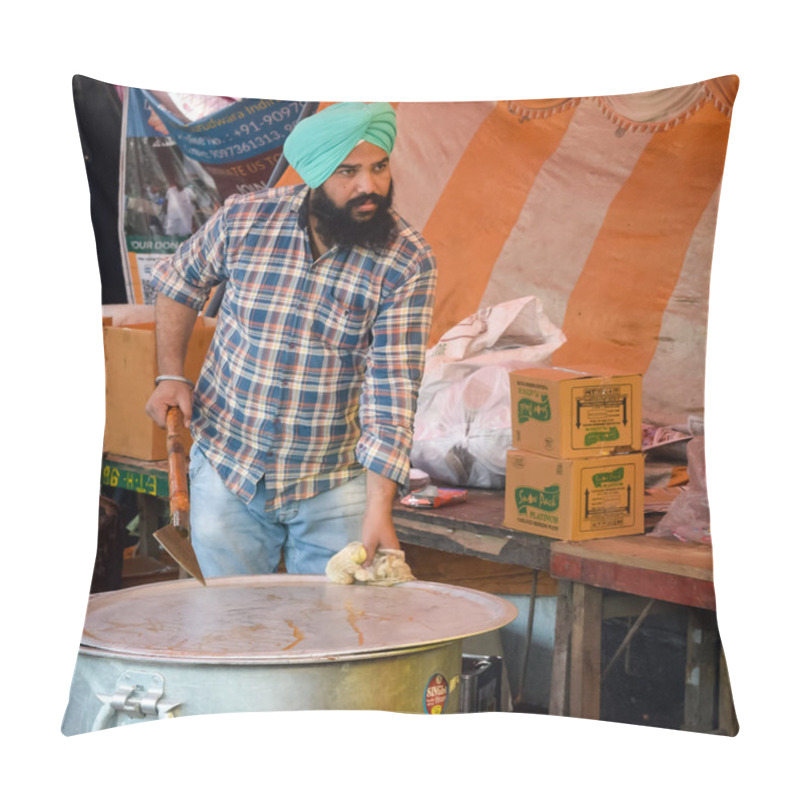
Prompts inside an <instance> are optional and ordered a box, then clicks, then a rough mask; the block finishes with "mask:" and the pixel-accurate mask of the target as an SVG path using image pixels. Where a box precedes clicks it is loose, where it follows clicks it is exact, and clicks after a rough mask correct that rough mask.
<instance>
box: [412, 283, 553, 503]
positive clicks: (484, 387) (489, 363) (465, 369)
mask: <svg viewBox="0 0 800 800" xmlns="http://www.w3.org/2000/svg"><path fill="white" fill-rule="evenodd" d="M565 341H566V337H565V336H564V334H563V333H562V332H561V330H560V329H559V328H557V327H556V326H555V325H553V323H552V322H550V320H549V319H548V318H547V316H546V315H545V313H544V311H543V309H542V304H541V301H540V300H539V299H538V298H537V297H535V296H532V295H531V296H528V297H520V298H516V299H514V300H511V301H509V302H507V303H502V304H499V305H496V306H491V307H489V308H484V309H481V310H480V311H478V312H476V313H475V314H473V315H471V316H470V317H468V318H467V319H465V320H463V321H462V322H460V323H459V324H458V325H456V326H455V327H454V328H451V329H450V330H449V331H448V332H447V333H446V334H444V336H442V338H441V339H440V340H439V342H438V343H437V344H436V345H435V346H434V347H432V348H431V349H430V350H429V351H428V354H427V358H426V362H425V373H424V375H423V378H422V385H421V386H420V394H419V401H418V404H417V416H416V420H415V426H414V444H413V447H412V450H411V463H412V464H413V465H414V466H415V467H416V468H418V469H422V470H424V471H425V472H427V473H428V474H429V475H430V476H431V479H432V480H433V481H440V482H444V483H449V484H453V485H456V486H474V487H479V488H488V489H496V488H502V487H503V486H504V485H505V472H506V466H505V461H506V452H507V450H508V449H509V448H510V447H511V398H510V386H509V379H508V373H509V372H510V371H512V370H515V369H522V368H524V367H532V366H541V365H544V364H546V363H547V362H548V361H549V359H550V357H551V356H552V354H553V353H554V352H555V351H556V350H557V349H558V348H559V347H560V346H561V345H562V344H563V343H564V342H565Z"/></svg>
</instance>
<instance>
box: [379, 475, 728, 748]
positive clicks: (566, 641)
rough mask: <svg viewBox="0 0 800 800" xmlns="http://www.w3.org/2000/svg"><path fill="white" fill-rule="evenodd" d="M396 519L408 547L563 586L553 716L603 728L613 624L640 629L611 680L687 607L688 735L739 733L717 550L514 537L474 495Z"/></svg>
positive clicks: (490, 495) (489, 495)
mask: <svg viewBox="0 0 800 800" xmlns="http://www.w3.org/2000/svg"><path fill="white" fill-rule="evenodd" d="M394 519H395V526H396V528H397V532H398V537H399V538H400V540H401V541H402V542H407V543H410V544H417V545H421V546H423V547H428V548H432V549H436V550H442V551H445V552H451V553H463V554H467V555H473V556H478V557H480V558H485V559H489V560H493V561H502V562H504V563H511V564H517V565H524V566H527V567H531V568H533V569H534V586H533V589H532V592H533V593H535V580H536V578H535V576H536V574H537V572H538V571H539V570H541V571H545V572H548V573H549V574H550V575H551V576H552V577H555V578H558V579H559V594H558V600H557V609H556V631H555V645H554V651H553V669H552V682H551V693H550V713H551V714H556V715H570V716H580V717H585V718H592V719H599V718H600V686H601V680H602V673H601V669H600V666H601V631H602V622H603V619H604V618H605V619H608V618H610V617H614V616H629V617H631V618H632V619H634V622H633V624H632V625H631V628H630V630H629V633H628V635H627V636H626V639H625V640H624V641H623V643H622V645H620V648H619V649H618V651H617V653H616V654H614V655H613V656H612V657H611V659H610V662H609V664H608V665H607V667H606V670H607V669H608V668H609V667H610V666H611V664H612V663H613V662H615V661H616V659H617V658H618V657H619V655H620V654H621V652H622V651H623V649H624V647H626V646H627V644H628V643H629V642H630V640H631V638H632V637H633V635H634V634H635V633H636V631H637V630H639V628H640V626H641V624H642V623H643V622H644V620H645V618H646V617H647V616H648V614H653V613H656V612H658V611H665V610H669V609H670V608H671V609H673V610H674V609H675V608H676V607H685V608H688V609H689V615H688V620H689V621H688V629H687V661H686V679H685V695H684V727H685V728H687V729H690V730H696V731H711V730H712V729H713V730H716V731H718V732H720V733H727V734H733V733H735V732H736V730H737V723H736V717H735V712H734V710H733V704H732V701H731V694H730V684H729V682H728V678H727V669H726V667H725V659H724V654H723V653H722V652H721V647H720V644H719V639H718V636H719V635H718V631H717V625H716V616H715V609H716V600H715V596H714V584H713V569H712V556H711V547H710V546H709V545H704V544H695V543H691V542H680V541H678V540H677V539H661V538H654V537H652V536H646V535H640V536H620V537H613V538H608V539H595V540H591V541H586V542H563V541H559V540H556V539H550V538H548V537H543V536H537V535H535V534H530V533H523V532H518V531H514V530H511V529H509V528H506V527H504V526H503V524H502V519H503V492H502V491H487V490H475V489H471V490H469V493H468V500H467V502H465V503H463V504H460V505H454V506H444V507H440V508H438V509H421V508H409V507H407V506H403V505H400V504H399V503H398V504H396V506H395V511H394ZM532 596H533V594H532ZM531 605H533V604H531ZM531 626H532V617H531V618H530V619H529V629H530V627H531ZM716 687H719V691H718V695H717V693H716ZM715 709H718V711H716V712H715ZM715 717H716V719H717V720H718V724H717V726H716V727H714V726H713V721H714V720H715Z"/></svg>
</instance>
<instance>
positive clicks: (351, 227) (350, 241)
mask: <svg viewBox="0 0 800 800" xmlns="http://www.w3.org/2000/svg"><path fill="white" fill-rule="evenodd" d="M393 195H394V187H393V186H392V185H391V184H390V185H389V192H388V194H387V195H386V196H385V197H384V196H383V195H380V194H362V195H360V196H359V197H354V198H353V199H352V200H348V201H347V203H346V204H345V205H344V207H340V206H337V205H336V204H335V203H334V202H333V200H331V198H330V197H329V196H328V194H327V193H326V192H325V190H324V189H323V188H322V187H321V186H320V187H318V188H317V189H315V190H314V191H312V192H311V206H310V211H311V213H312V214H313V216H314V217H315V223H316V225H315V227H316V231H317V233H318V234H319V235H320V237H321V238H322V240H323V241H324V242H325V244H326V245H327V246H328V247H333V246H334V245H339V246H342V247H353V246H356V245H357V246H360V247H372V248H374V249H376V250H381V249H382V248H384V247H386V246H387V245H388V244H389V242H391V241H392V239H393V238H394V235H395V222H394V217H392V215H391V214H390V213H389V208H390V207H391V205H392V197H393ZM367 199H369V200H372V201H373V202H374V203H375V204H376V205H377V208H376V209H375V213H374V214H373V215H372V217H370V219H367V220H356V219H353V209H354V208H357V207H358V206H360V205H361V204H362V203H364V202H365V201H366V200H367Z"/></svg>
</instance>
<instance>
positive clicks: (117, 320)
mask: <svg viewBox="0 0 800 800" xmlns="http://www.w3.org/2000/svg"><path fill="white" fill-rule="evenodd" d="M116 308H117V307H108V306H104V307H103V347H104V352H105V371H106V424H105V430H104V436H103V450H104V452H107V453H113V454H115V455H122V456H127V457H129V458H137V459H141V460H143V461H160V460H163V459H165V458H166V457H167V437H166V433H165V431H163V430H162V429H161V428H159V427H158V426H157V425H156V424H155V423H154V422H153V421H152V420H151V419H150V417H148V416H147V414H146V413H145V410H144V408H145V405H146V403H147V400H148V398H149V397H150V394H151V393H152V391H153V388H154V385H155V378H156V375H157V374H158V371H157V365H156V337H155V324H154V322H153V321H152V306H142V307H139V306H131V307H129V308H128V309H127V310H126V313H125V315H120V314H119V313H117V311H116ZM214 330H215V326H214V320H213V319H209V318H207V317H200V318H199V319H198V321H197V324H196V325H195V327H194V330H193V331H192V336H191V339H190V340H189V346H188V350H187V353H186V362H185V372H184V375H186V377H187V378H189V379H190V380H192V381H196V380H197V377H198V375H199V374H200V368H201V367H202V365H203V361H204V359H205V356H206V352H207V350H208V347H209V344H210V343H211V338H212V337H213V335H214ZM184 447H185V448H186V452H187V453H188V452H189V448H190V447H191V436H190V435H189V431H188V430H187V431H186V432H185V434H184Z"/></svg>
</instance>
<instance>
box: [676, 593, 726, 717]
mask: <svg viewBox="0 0 800 800" xmlns="http://www.w3.org/2000/svg"><path fill="white" fill-rule="evenodd" d="M718 669H719V634H718V632H717V626H716V623H715V617H714V613H713V612H711V611H706V610H705V609H701V608H691V609H689V621H688V629H687V632H686V689H685V693H684V704H683V725H684V728H685V729H686V730H690V731H698V732H709V731H711V730H713V728H714V700H715V694H716V686H717V671H718Z"/></svg>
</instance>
